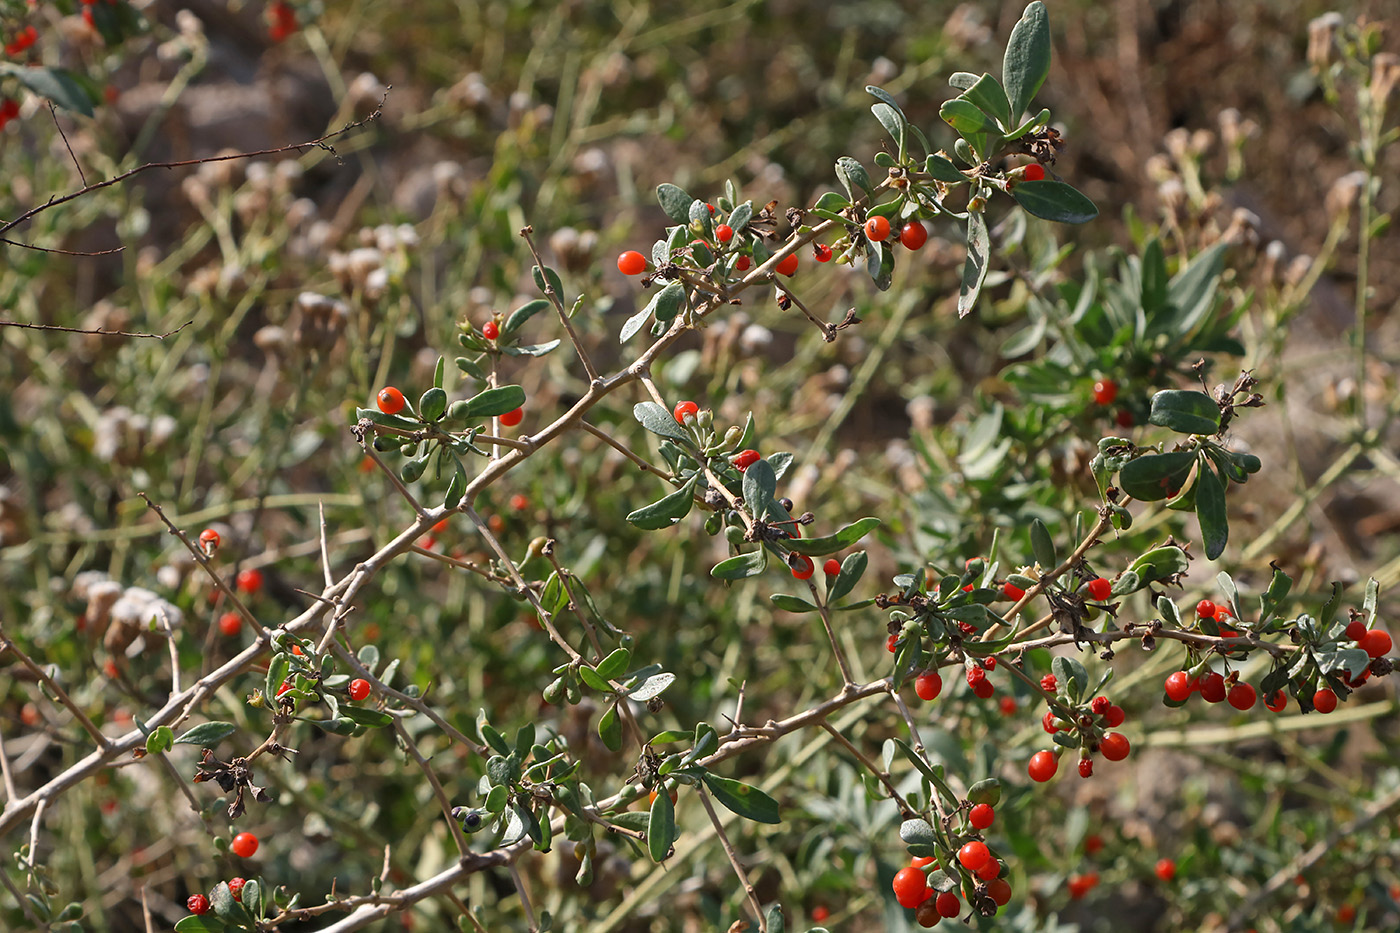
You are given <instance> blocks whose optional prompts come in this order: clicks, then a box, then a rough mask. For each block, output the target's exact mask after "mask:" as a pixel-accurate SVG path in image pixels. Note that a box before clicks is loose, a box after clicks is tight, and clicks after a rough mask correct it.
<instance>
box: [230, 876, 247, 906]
mask: <svg viewBox="0 0 1400 933" xmlns="http://www.w3.org/2000/svg"><path fill="white" fill-rule="evenodd" d="M247 883H248V882H247V881H246V880H245V879H243V878H230V879H229V883H228V893H230V894H232V895H233V899H234V900H235V901H239V902H240V903H241V902H242V900H243V886H244V885H245V884H247Z"/></svg>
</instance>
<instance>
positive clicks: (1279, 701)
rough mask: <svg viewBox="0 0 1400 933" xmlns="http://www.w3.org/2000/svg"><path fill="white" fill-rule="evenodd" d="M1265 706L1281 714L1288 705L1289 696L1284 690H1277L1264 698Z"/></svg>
mask: <svg viewBox="0 0 1400 933" xmlns="http://www.w3.org/2000/svg"><path fill="white" fill-rule="evenodd" d="M1264 705H1265V706H1267V707H1268V708H1269V709H1270V710H1272V711H1273V712H1275V713H1281V712H1283V708H1284V707H1285V706H1287V705H1288V694H1286V693H1284V692H1283V691H1282V690H1275V691H1274V692H1273V693H1271V694H1269V695H1268V696H1266V697H1265V698H1264ZM1314 705H1316V704H1314Z"/></svg>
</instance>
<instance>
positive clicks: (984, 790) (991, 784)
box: [967, 778, 1001, 807]
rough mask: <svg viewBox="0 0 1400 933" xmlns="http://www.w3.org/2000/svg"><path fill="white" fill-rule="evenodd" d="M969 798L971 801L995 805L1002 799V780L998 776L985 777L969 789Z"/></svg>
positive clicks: (990, 805)
mask: <svg viewBox="0 0 1400 933" xmlns="http://www.w3.org/2000/svg"><path fill="white" fill-rule="evenodd" d="M967 800H968V802H969V803H973V804H978V803H985V804H986V805H987V806H989V807H995V806H996V805H997V804H998V803H999V802H1000V801H1001V781H998V780H997V779H996V778H984V779H982V780H980V781H978V782H977V783H976V784H973V785H972V786H971V787H969V788H968V789H967Z"/></svg>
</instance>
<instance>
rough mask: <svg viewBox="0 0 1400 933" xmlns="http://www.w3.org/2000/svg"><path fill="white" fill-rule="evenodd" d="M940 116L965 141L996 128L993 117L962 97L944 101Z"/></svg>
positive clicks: (940, 108) (939, 111)
mask: <svg viewBox="0 0 1400 933" xmlns="http://www.w3.org/2000/svg"><path fill="white" fill-rule="evenodd" d="M938 115H939V116H940V117H942V118H943V122H945V123H947V124H948V125H949V126H951V127H952V128H953V129H955V130H957V131H958V133H959V134H961V135H962V137H963V138H964V139H967V138H968V137H970V136H977V135H978V134H980V133H986V132H987V131H989V130H991V129H994V128H995V127H994V124H993V123H992V118H991V117H989V116H987V115H986V114H985V113H983V112H982V111H981V109H980V108H978V106H977V105H976V104H974V103H973V102H972V101H970V100H965V99H963V98H961V97H955V98H953V99H952V100H949V101H944V102H943V106H942V107H939V108H938ZM969 142H971V140H969Z"/></svg>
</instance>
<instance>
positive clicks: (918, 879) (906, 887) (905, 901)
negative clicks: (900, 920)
mask: <svg viewBox="0 0 1400 933" xmlns="http://www.w3.org/2000/svg"><path fill="white" fill-rule="evenodd" d="M892 886H893V888H894V899H895V900H896V901H898V902H899V906H900V907H908V908H910V909H913V908H915V907H918V906H919V905H920V904H922V903H923V902H924V898H925V892H927V891H928V878H927V877H926V876H925V875H924V873H923V871H921V870H920V869H917V868H914V867H913V866H912V865H911V866H910V867H908V868H901V869H900V870H899V871H898V872H896V873H895V876H894V883H893V885H892Z"/></svg>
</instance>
